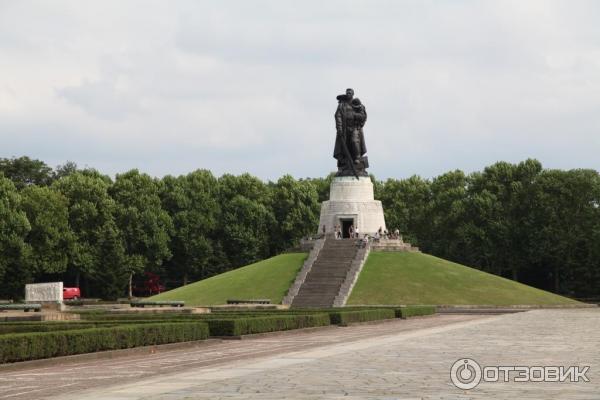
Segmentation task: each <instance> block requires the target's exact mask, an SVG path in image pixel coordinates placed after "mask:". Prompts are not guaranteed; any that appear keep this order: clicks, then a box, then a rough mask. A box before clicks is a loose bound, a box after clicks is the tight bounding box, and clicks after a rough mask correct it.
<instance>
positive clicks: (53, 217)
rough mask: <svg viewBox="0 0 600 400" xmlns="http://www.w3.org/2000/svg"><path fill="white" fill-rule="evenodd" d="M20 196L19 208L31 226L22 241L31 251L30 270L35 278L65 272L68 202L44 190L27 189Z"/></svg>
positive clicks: (68, 242) (68, 249) (69, 247)
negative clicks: (25, 241)
mask: <svg viewBox="0 0 600 400" xmlns="http://www.w3.org/2000/svg"><path fill="white" fill-rule="evenodd" d="M21 196H22V199H23V200H22V204H21V207H22V209H23V210H24V211H25V214H26V215H27V219H28V220H29V222H30V224H31V230H30V231H29V234H28V235H27V239H26V240H27V243H29V245H30V246H31V250H32V252H31V257H30V262H31V265H32V270H33V271H34V272H35V273H36V274H40V273H51V274H57V273H63V272H65V271H66V270H67V265H68V261H69V254H70V253H71V251H72V244H73V234H72V233H71V228H70V227H69V210H68V200H67V199H66V198H65V197H64V196H63V195H62V194H61V193H59V192H57V191H56V190H53V189H50V188H49V187H47V186H41V187H40V186H28V187H26V188H25V189H23V190H22V192H21Z"/></svg>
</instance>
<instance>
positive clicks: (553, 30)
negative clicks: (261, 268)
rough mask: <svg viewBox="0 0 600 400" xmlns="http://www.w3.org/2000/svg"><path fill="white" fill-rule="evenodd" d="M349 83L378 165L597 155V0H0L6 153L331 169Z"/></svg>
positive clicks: (115, 165) (157, 168)
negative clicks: (339, 106)
mask: <svg viewBox="0 0 600 400" xmlns="http://www.w3.org/2000/svg"><path fill="white" fill-rule="evenodd" d="M346 87H353V88H354V89H355V92H356V96H357V97H359V98H360V99H361V100H362V101H363V103H364V104H365V106H366V108H367V112H368V117H369V118H368V121H367V124H366V126H365V137H366V142H367V148H368V156H369V160H370V164H371V168H370V172H372V173H373V174H375V175H376V176H377V177H378V178H382V179H383V178H388V177H395V178H402V177H408V176H411V175H413V174H418V175H421V176H424V177H433V176H435V175H438V174H440V173H443V172H446V171H448V170H453V169H462V170H464V171H467V172H471V171H474V170H480V169H482V168H483V167H484V166H486V165H489V164H491V163H494V162H496V161H499V160H504V161H510V162H518V161H522V160H524V159H526V158H529V157H533V158H537V159H539V160H540V161H541V162H542V163H543V164H544V166H545V167H549V168H565V169H570V168H594V169H600V2H598V1H589V2H587V1H564V2H557V1H531V0H527V1H524V0H517V1H479V0H474V1H422V0H418V1H416V0H415V1H351V0H345V1H323V0H320V1H306V0H303V1H282V0H278V1H248V0H245V1H216V0H215V1H172V0H169V1H166V0H165V1H147V0H144V1H125V0H117V1H107V0H101V1H81V0H75V1H24V0H16V1H9V0H0V157H11V156H21V155H28V156H30V157H33V158H38V159H41V160H44V161H45V162H47V163H48V164H49V165H51V166H56V165H57V164H62V163H64V162H65V161H67V160H71V161H75V162H76V163H77V164H79V165H80V166H90V167H95V168H97V169H99V170H100V171H102V172H104V173H108V174H111V175H112V174H114V173H117V172H123V171H126V170H128V169H131V168H139V169H140V170H142V171H145V172H148V173H150V174H152V175H155V176H163V175H166V174H174V175H176V174H182V173H187V172H190V171H192V170H194V169H197V168H206V169H210V170H212V171H213V172H214V173H215V174H216V175H221V174H223V173H226V172H229V173H234V174H239V173H242V172H250V173H252V174H254V175H257V176H259V177H261V178H263V179H277V178H278V177H280V176H282V175H284V174H287V173H289V174H292V175H293V176H295V177H307V176H310V177H319V176H326V175H327V174H328V173H329V172H331V171H333V170H334V169H335V160H334V159H333V158H332V152H333V144H334V139H335V124H334V119H333V114H334V112H335V108H336V103H337V102H336V100H335V97H336V95H338V94H340V93H342V92H343V91H344V89H345V88H346Z"/></svg>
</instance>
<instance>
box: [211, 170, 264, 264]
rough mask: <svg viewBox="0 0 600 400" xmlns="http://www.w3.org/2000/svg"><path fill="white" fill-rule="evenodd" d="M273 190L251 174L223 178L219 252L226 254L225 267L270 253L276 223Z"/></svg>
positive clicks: (218, 231) (218, 232)
mask: <svg viewBox="0 0 600 400" xmlns="http://www.w3.org/2000/svg"><path fill="white" fill-rule="evenodd" d="M271 196H272V193H271V191H270V190H269V187H268V186H267V185H265V184H264V183H263V182H262V181H261V180H260V179H258V178H256V177H253V176H251V175H249V174H243V175H240V176H233V175H223V176H222V177H221V178H219V203H220V204H221V217H220V219H219V222H220V225H219V226H218V229H217V236H218V239H219V242H218V252H219V253H221V252H222V254H223V255H224V256H225V257H226V260H221V262H223V263H224V264H223V265H222V266H221V269H228V268H231V267H239V266H242V265H245V264H248V263H251V262H254V261H258V260H260V259H263V258H266V257H268V256H270V255H271V254H272V253H271V251H270V245H271V239H272V238H271V236H270V232H271V231H272V228H273V226H274V224H275V217H274V215H273V211H272V209H271V204H272V198H271Z"/></svg>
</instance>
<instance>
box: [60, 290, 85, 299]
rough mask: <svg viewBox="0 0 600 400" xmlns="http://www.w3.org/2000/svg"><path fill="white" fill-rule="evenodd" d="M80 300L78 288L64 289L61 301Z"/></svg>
mask: <svg viewBox="0 0 600 400" xmlns="http://www.w3.org/2000/svg"><path fill="white" fill-rule="evenodd" d="M79 298H81V291H80V290H79V288H78V287H64V288H63V300H77V299H79Z"/></svg>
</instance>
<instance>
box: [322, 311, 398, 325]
mask: <svg viewBox="0 0 600 400" xmlns="http://www.w3.org/2000/svg"><path fill="white" fill-rule="evenodd" d="M329 318H330V319H331V323H332V324H336V325H348V324H350V323H353V322H367V321H376V320H380V319H393V318H396V314H395V312H394V310H392V309H385V308H380V309H376V310H361V311H336V312H330V313H329Z"/></svg>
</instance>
